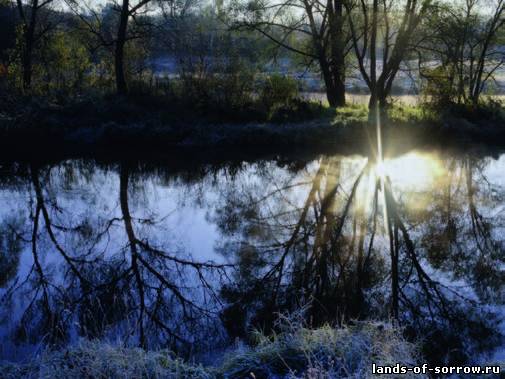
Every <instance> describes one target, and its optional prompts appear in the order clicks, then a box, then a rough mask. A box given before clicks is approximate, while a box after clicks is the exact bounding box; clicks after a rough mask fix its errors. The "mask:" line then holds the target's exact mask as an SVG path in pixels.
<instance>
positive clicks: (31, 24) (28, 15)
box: [16, 0, 53, 91]
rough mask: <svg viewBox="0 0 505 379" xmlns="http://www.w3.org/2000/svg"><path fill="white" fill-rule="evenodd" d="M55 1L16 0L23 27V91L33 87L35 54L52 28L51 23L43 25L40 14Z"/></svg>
mask: <svg viewBox="0 0 505 379" xmlns="http://www.w3.org/2000/svg"><path fill="white" fill-rule="evenodd" d="M52 3H53V0H29V1H28V3H23V2H22V1H21V0H16V6H17V9H18V14H19V18H20V20H21V26H22V42H23V43H22V52H21V62H22V70H23V89H24V90H25V91H29V90H30V88H31V85H32V73H33V70H32V66H33V52H34V49H35V46H36V44H37V42H38V41H39V40H40V38H41V37H42V36H43V35H44V34H45V33H46V32H47V31H48V30H50V28H51V26H52V25H51V23H45V25H43V26H42V25H41V22H40V13H41V11H42V10H43V8H48V7H49V6H50V5H51V4H52Z"/></svg>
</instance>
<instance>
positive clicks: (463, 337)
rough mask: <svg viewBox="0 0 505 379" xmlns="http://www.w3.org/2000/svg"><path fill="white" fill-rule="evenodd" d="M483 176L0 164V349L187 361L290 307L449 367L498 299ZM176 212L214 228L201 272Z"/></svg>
mask: <svg viewBox="0 0 505 379" xmlns="http://www.w3.org/2000/svg"><path fill="white" fill-rule="evenodd" d="M489 163H490V159H488V158H478V157H471V156H465V157H440V156H436V155H428V154H415V153H411V154H408V155H406V156H403V157H399V158H395V159H391V160H388V161H385V162H379V163H378V164H376V163H375V162H373V161H371V160H368V159H365V158H360V157H340V156H333V157H328V156H325V157H321V158H319V159H318V160H317V161H314V162H310V163H307V162H280V161H279V162H259V163H254V164H246V163H243V164H239V165H235V166H227V165H224V166H220V167H217V168H213V167H199V168H198V170H189V171H183V172H179V173H175V172H171V171H167V170H166V169H165V170H164V169H163V166H155V167H154V168H153V167H148V166H142V165H136V164H132V163H126V162H123V163H120V164H119V165H111V166H105V167H104V166H97V164H96V163H93V162H84V161H67V162H62V163H59V164H57V165H55V166H43V167H42V166H41V167H37V166H34V165H31V166H23V165H12V166H10V167H7V166H4V169H3V173H2V175H1V177H0V180H1V183H2V185H1V191H2V192H1V193H2V195H1V196H2V197H1V199H2V200H1V201H2V202H3V204H5V205H6V206H5V207H4V209H5V211H2V212H1V213H0V218H1V227H0V248H1V251H0V253H1V254H0V269H1V276H0V286H1V296H2V297H1V315H2V317H1V320H2V328H1V331H0V333H1V334H2V337H3V340H4V341H5V342H4V343H3V347H2V349H3V351H2V352H1V353H2V355H4V356H7V355H8V354H7V350H8V349H9V346H11V345H12V344H13V343H19V342H21V341H24V342H29V343H32V344H43V345H54V344H61V343H65V342H68V341H72V340H73V339H75V337H76V336H84V337H87V338H105V339H109V340H110V339H120V340H121V341H122V342H123V343H124V344H127V345H137V346H142V347H160V346H163V347H169V348H171V349H173V350H176V351H179V352H180V353H185V354H186V355H190V354H192V353H194V352H195V350H197V349H202V350H204V349H205V348H210V347H213V346H216V344H217V343H219V342H224V341H225V340H226V338H227V337H226V334H227V335H228V337H231V338H235V337H242V338H244V337H247V335H248V331H250V330H251V328H254V327H259V328H261V329H263V330H265V331H267V332H268V331H270V330H273V329H275V325H276V324H275V321H276V315H277V314H278V312H295V311H299V310H300V309H303V311H304V315H305V317H306V320H307V322H308V323H309V324H311V325H320V324H322V323H325V322H330V323H340V322H354V320H357V319H370V318H372V319H377V318H385V319H387V318H392V319H395V320H397V322H399V323H400V324H402V325H404V326H405V327H406V329H405V330H406V333H407V335H409V336H411V337H412V338H419V337H422V338H424V341H425V343H424V347H425V353H426V355H427V357H428V358H429V359H430V360H431V361H432V362H433V363H441V362H443V361H445V360H447V359H448V360H450V361H451V362H453V363H454V362H462V361H464V360H467V359H468V358H469V354H472V353H474V352H475V351H477V349H483V348H488V347H489V346H491V344H492V343H494V342H495V341H494V340H496V339H497V336H498V335H497V334H496V332H497V330H496V325H497V322H496V321H494V317H497V316H495V315H493V314H492V312H491V310H492V309H493V308H492V306H493V305H494V306H496V305H501V303H502V302H503V284H504V279H505V277H504V275H503V269H502V267H503V263H504V262H503V260H504V254H503V250H504V245H503V237H502V236H503V226H504V225H503V215H502V213H503V212H499V211H495V208H496V207H498V206H499V205H500V204H502V203H503V200H504V192H503V188H502V187H501V186H500V185H498V184H493V183H494V179H495V178H487V177H486V169H487V167H488V165H489ZM488 179H489V180H488ZM165 190H167V191H168V190H170V191H172V192H169V193H168V194H167V193H165V192H163V193H164V195H160V193H161V192H162V191H165ZM163 196H169V197H170V196H174V197H178V200H176V199H172V203H171V204H175V206H176V210H175V211H173V210H171V209H167V205H166V202H164V201H162V200H163V199H162V198H161V197H163ZM188 204H189V205H188ZM188 207H190V208H192V209H203V210H205V212H206V214H207V217H206V222H207V223H208V224H209V225H212V226H213V228H214V229H212V230H214V232H213V233H214V234H209V235H205V237H206V238H208V239H212V240H213V241H215V251H216V252H217V253H219V254H217V255H214V259H213V260H211V259H210V257H209V256H206V254H203V253H202V252H201V251H191V252H190V253H191V254H190V253H188V252H185V251H184V249H181V248H180V246H179V243H178V239H179V238H180V236H178V235H177V231H176V228H175V227H176V226H177V225H176V224H177V220H176V219H174V218H173V217H172V216H171V211H173V212H177V209H179V208H180V209H181V210H180V212H181V215H184V214H185V213H184V212H186V213H187V209H188ZM174 228H175V229H174ZM193 233H195V234H196V233H199V231H198V229H197V228H196V226H195V230H194V232H193ZM193 238H194V239H197V238H199V236H197V235H191V236H190V239H193ZM207 255H208V254H207ZM216 262H217V263H216ZM494 309H495V310H496V309H499V308H496V307H495V308H494ZM498 316H499V315H498ZM223 326H224V328H223ZM225 330H226V332H227V333H225ZM493 333H494V334H493ZM492 335H494V336H495V337H494V338H492V337H491V336H492Z"/></svg>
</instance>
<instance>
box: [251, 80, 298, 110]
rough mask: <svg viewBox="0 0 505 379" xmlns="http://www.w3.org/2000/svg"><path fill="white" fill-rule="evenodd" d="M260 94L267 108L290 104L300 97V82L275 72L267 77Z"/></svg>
mask: <svg viewBox="0 0 505 379" xmlns="http://www.w3.org/2000/svg"><path fill="white" fill-rule="evenodd" d="M259 96H260V101H261V102H262V103H263V104H264V105H265V107H266V108H267V109H274V108H276V107H282V106H289V105H290V104H291V103H292V102H293V101H295V100H296V99H297V98H298V83H297V82H296V80H295V79H293V78H291V77H289V76H282V75H279V74H273V75H270V76H268V77H267V78H266V80H265V83H264V84H263V86H262V88H261V92H260V94H259Z"/></svg>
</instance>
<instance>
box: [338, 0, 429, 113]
mask: <svg viewBox="0 0 505 379" xmlns="http://www.w3.org/2000/svg"><path fill="white" fill-rule="evenodd" d="M431 5H432V2H431V0H406V1H402V2H401V4H399V2H398V1H394V0H346V1H345V7H346V10H347V20H348V22H349V28H350V31H351V37H352V45H353V49H354V55H355V57H356V60H357V63H358V68H359V72H360V73H361V76H362V78H363V80H364V81H365V83H366V85H367V87H368V89H369V91H370V101H369V109H375V107H376V106H377V105H378V106H379V107H380V108H381V109H382V110H384V109H385V108H386V106H387V98H388V96H389V95H390V94H391V88H392V86H393V82H394V80H395V77H396V75H397V73H398V71H399V70H400V66H401V63H402V61H403V60H404V59H405V57H406V55H407V53H408V52H409V51H410V49H411V47H412V42H413V39H414V36H415V32H416V30H417V29H418V27H419V25H420V23H421V21H422V20H423V18H424V17H425V15H426V14H427V12H428V10H429V9H430V8H431ZM371 115H373V112H371Z"/></svg>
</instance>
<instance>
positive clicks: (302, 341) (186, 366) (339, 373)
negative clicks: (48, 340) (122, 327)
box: [0, 322, 417, 379]
mask: <svg viewBox="0 0 505 379" xmlns="http://www.w3.org/2000/svg"><path fill="white" fill-rule="evenodd" d="M256 337H257V338H256V340H257V343H256V345H255V346H254V347H252V348H247V349H246V348H242V349H236V350H234V351H233V352H230V353H227V355H226V356H225V357H224V358H218V359H217V361H221V362H222V363H221V364H220V365H219V366H214V367H211V366H203V365H197V364H190V363H186V362H183V361H182V360H180V359H178V358H177V357H175V356H174V355H173V354H171V353H170V352H168V351H156V352H152V351H147V352H146V351H143V350H140V349H126V348H120V347H113V346H110V345H107V344H103V343H97V342H82V343H81V344H79V345H78V346H77V347H73V348H69V349H64V350H60V351H53V352H46V353H44V354H42V355H40V356H39V357H37V358H36V359H35V360H33V361H31V362H29V363H27V364H19V365H18V364H3V365H1V366H0V369H1V370H2V374H3V377H5V378H9V379H10V378H77V377H79V378H174V379H175V378H181V379H182V378H195V379H196V378H198V379H200V378H201V379H207V378H213V379H214V378H216V379H217V378H223V379H224V378H302V377H303V378H357V377H359V378H367V377H372V373H371V368H372V362H373V363H376V364H378V365H395V364H397V363H402V364H406V365H412V364H414V363H415V362H416V360H417V356H416V348H415V346H414V345H413V344H411V343H408V342H406V341H405V340H404V339H403V338H402V337H401V331H400V330H399V329H396V328H394V327H392V326H391V325H387V324H382V323H372V322H367V323H360V324H357V325H355V326H352V327H342V328H337V329H336V328H331V327H328V326H327V327H322V328H319V329H306V328H301V327H292V326H291V327H289V330H285V331H284V332H282V333H280V334H277V335H274V336H271V337H265V336H262V335H257V336H256Z"/></svg>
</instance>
